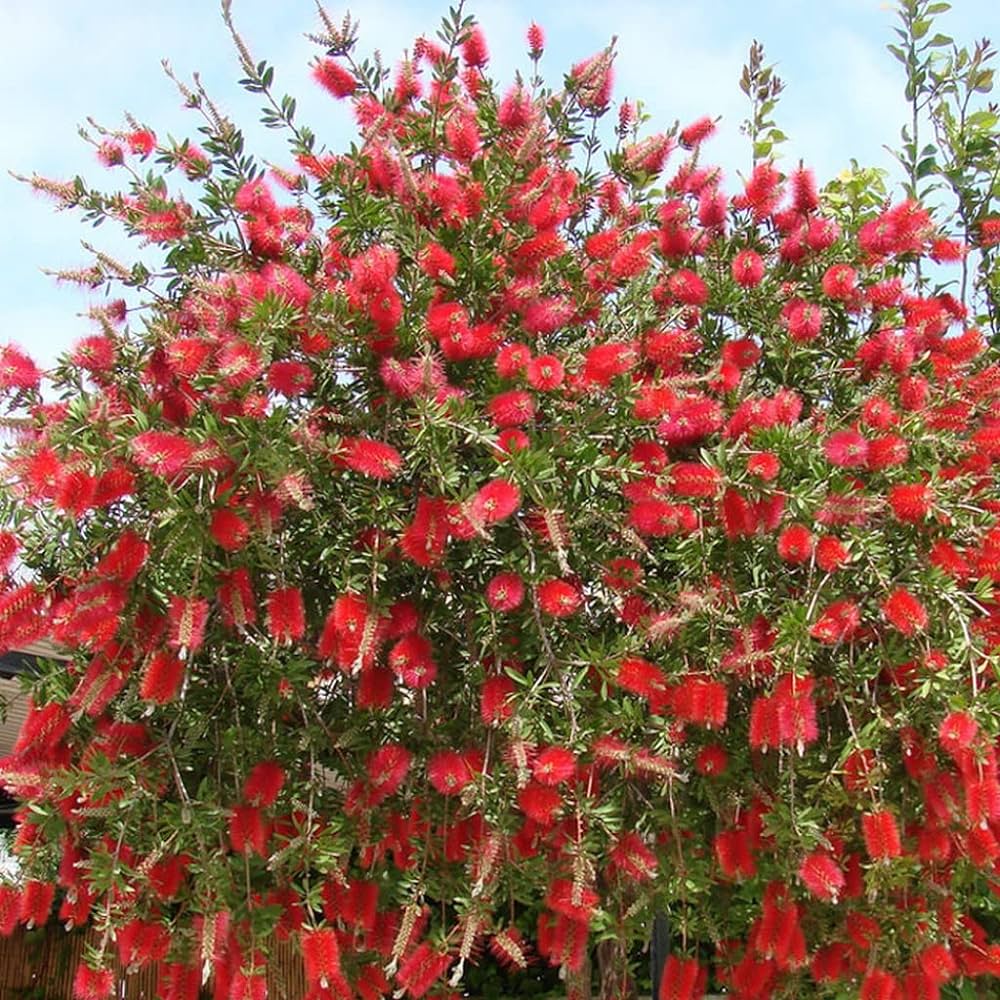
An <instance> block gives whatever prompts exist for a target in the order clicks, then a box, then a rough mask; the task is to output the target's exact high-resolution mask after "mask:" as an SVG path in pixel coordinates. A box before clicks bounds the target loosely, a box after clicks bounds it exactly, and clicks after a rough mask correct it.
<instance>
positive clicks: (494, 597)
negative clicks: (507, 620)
mask: <svg viewBox="0 0 1000 1000" xmlns="http://www.w3.org/2000/svg"><path fill="white" fill-rule="evenodd" d="M523 600H524V581H523V580H522V579H521V577H519V576H518V575H517V573H497V575H496V576H495V577H493V579H492V580H490V582H489V583H488V584H486V603H487V604H488V605H489V606H490V607H491V608H492V609H493V610H494V611H501V612H504V611H514V610H515V609H516V608H518V607H520V605H521V601H523Z"/></svg>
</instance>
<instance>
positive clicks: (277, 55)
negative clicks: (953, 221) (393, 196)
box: [0, 0, 1000, 364]
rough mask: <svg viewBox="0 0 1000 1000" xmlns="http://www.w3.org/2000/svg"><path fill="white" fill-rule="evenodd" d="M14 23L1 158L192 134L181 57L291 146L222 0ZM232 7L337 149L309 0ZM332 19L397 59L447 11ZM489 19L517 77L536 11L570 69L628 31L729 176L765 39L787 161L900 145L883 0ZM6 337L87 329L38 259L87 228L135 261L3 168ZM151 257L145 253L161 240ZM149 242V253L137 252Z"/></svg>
mask: <svg viewBox="0 0 1000 1000" xmlns="http://www.w3.org/2000/svg"><path fill="white" fill-rule="evenodd" d="M0 7H2V8H3V19H4V25H3V27H4V31H3V34H2V37H0V88H2V92H3V93H4V94H5V95H6V101H5V105H6V106H5V117H6V127H5V129H4V130H3V132H2V134H0V165H2V166H3V168H4V169H5V170H13V171H16V172H19V173H29V174H30V173H31V172H32V171H37V172H39V173H41V174H43V175H46V176H49V177H53V178H59V179H62V178H70V177H72V176H74V175H75V174H83V175H84V176H86V177H88V178H89V179H90V180H91V181H93V182H94V183H97V184H102V183H103V184H104V185H106V186H109V187H110V186H112V185H113V183H114V182H115V181H117V178H116V177H115V176H114V175H113V174H112V175H108V176H107V177H104V176H102V173H103V172H104V168H103V167H102V166H101V165H100V164H99V163H98V162H97V161H96V159H95V157H94V152H93V149H92V148H91V147H90V146H88V145H86V144H85V143H83V142H82V141H81V140H80V139H79V138H78V136H77V134H76V129H77V126H78V125H80V124H82V123H84V122H85V120H86V118H87V117H88V116H92V117H94V118H95V119H96V120H98V121H99V122H100V123H101V124H103V125H105V126H107V127H118V126H120V125H122V124H123V117H122V115H123V112H125V111H129V112H131V113H132V114H133V115H135V116H136V117H137V118H138V119H139V120H140V121H142V122H144V123H146V124H148V125H150V126H151V127H152V128H154V130H155V131H156V132H157V133H158V134H159V135H160V136H166V135H168V134H170V135H173V136H175V137H178V138H180V137H183V136H186V135H190V136H192V137H194V135H195V128H196V126H197V124H198V121H197V119H196V116H195V115H194V114H193V113H191V112H188V111H185V110H184V109H183V108H182V107H181V102H180V99H179V97H178V94H177V91H176V89H174V86H173V84H172V83H171V82H170V81H169V80H168V79H167V78H166V76H165V75H164V74H163V72H162V70H161V68H160V60H161V59H163V58H167V59H169V60H170V62H171V63H172V65H173V67H174V69H175V71H176V72H177V74H178V75H179V76H181V77H182V78H186V77H188V76H189V75H190V73H191V72H192V71H200V72H201V74H202V77H203V80H204V82H205V84H206V86H207V88H208V90H209V92H210V93H211V94H212V95H213V96H214V97H216V98H217V100H218V103H219V104H220V105H221V106H222V107H223V108H224V109H225V110H226V111H227V112H229V113H230V114H231V115H232V117H233V118H234V119H235V120H236V121H237V122H238V123H239V124H241V125H242V126H244V127H246V130H247V132H248V136H249V137H250V143H249V144H250V147H251V148H252V149H254V150H255V151H260V152H262V154H263V155H264V156H265V157H266V158H269V159H271V160H272V161H273V162H277V163H283V162H287V160H286V159H285V157H284V151H283V147H282V146H281V145H280V143H278V142H277V141H276V136H275V134H274V133H267V132H266V131H265V130H263V129H253V128H252V127H251V125H252V123H253V122H254V121H256V108H257V103H256V101H255V99H254V98H253V97H251V96H250V95H247V94H245V93H244V92H243V91H241V90H240V89H239V88H238V87H237V85H236V80H237V79H238V77H239V75H240V74H239V69H238V65H237V62H236V57H235V54H234V52H233V50H232V47H231V45H230V43H229V39H228V36H227V34H226V31H225V28H224V26H223V24H222V20H221V17H220V15H219V9H218V4H217V3H216V2H215V0H170V2H167V3H162V4H152V5H144V4H139V3H136V2H134V0H129V2H126V0H35V2H33V3H27V2H20V3H17V2H14V0H6V2H4V3H2V4H0ZM234 9H235V13H236V18H237V21H238V23H239V25H240V27H241V30H242V32H243V34H244V36H245V37H246V40H247V42H248V43H249V45H250V47H251V50H252V51H253V54H254V56H255V57H256V58H258V59H264V58H266V59H267V60H268V61H269V62H270V63H272V64H273V65H274V66H275V67H276V86H277V87H278V88H281V89H282V90H286V91H287V92H289V93H291V94H293V95H295V96H296V97H297V99H298V101H299V107H300V115H301V118H302V120H303V121H305V122H307V123H308V124H310V125H312V126H313V128H314V130H315V131H316V132H317V134H318V135H319V136H320V138H321V139H322V140H323V141H325V142H326V143H327V145H329V146H330V147H331V148H332V149H334V150H336V149H337V148H339V147H341V146H342V145H343V144H344V143H345V142H346V141H348V140H349V138H350V136H351V128H350V121H349V117H348V114H347V111H346V109H345V108H344V107H343V106H340V105H338V104H336V103H335V102H333V101H332V100H330V99H329V98H328V97H327V96H326V95H325V94H324V93H323V92H322V91H320V90H319V88H318V87H317V86H316V85H315V84H314V83H313V82H312V81H311V80H310V78H309V60H310V58H311V57H312V56H313V54H314V51H315V49H314V46H313V45H312V43H310V42H309V41H308V40H307V39H306V38H305V37H304V33H305V32H306V31H309V30H312V29H313V28H314V27H315V26H316V14H315V7H314V6H313V3H312V0H234ZM327 9H328V10H329V11H330V13H331V14H332V15H333V16H334V17H335V18H336V19H339V18H340V16H342V14H343V13H344V12H345V10H347V9H350V11H351V13H352V14H353V15H354V17H355V18H356V19H358V20H360V22H361V48H362V50H364V51H370V50H372V49H375V48H377V49H379V50H380V51H381V52H382V54H383V57H384V59H385V61H386V62H388V63H392V62H395V60H396V59H397V58H398V56H399V54H400V53H401V51H402V50H403V49H404V48H405V47H408V46H410V45H412V42H413V39H414V38H415V37H417V36H418V35H420V34H429V33H431V32H432V31H433V30H434V29H435V28H436V27H437V25H438V23H439V21H440V18H441V15H442V14H444V13H445V12H446V10H447V4H446V3H438V2H432V0H409V2H407V0H385V2H375V0H362V2H355V3H353V4H350V5H349V7H344V6H341V5H339V4H337V3H335V2H331V3H329V4H328V5H327ZM467 10H471V11H472V12H474V13H475V14H476V15H477V16H478V18H479V20H480V21H481V23H482V24H483V26H484V29H485V31H486V33H487V37H488V40H489V44H490V50H491V54H492V62H491V66H490V71H491V75H492V76H493V77H494V78H495V79H498V80H502V81H506V80H508V79H510V77H511V75H512V73H513V71H514V69H515V68H517V67H520V68H522V69H525V68H526V67H527V57H526V55H525V53H524V49H525V45H524V41H523V39H524V31H525V29H526V28H527V26H528V24H529V23H530V22H531V20H532V19H535V20H537V21H538V22H539V24H540V25H541V26H542V27H543V28H544V29H545V32H546V37H547V47H546V52H545V56H544V58H543V62H542V66H543V71H544V72H545V73H546V75H547V76H548V77H549V79H551V80H556V81H557V80H559V79H561V74H562V72H563V71H564V70H565V69H567V68H568V67H569V66H570V65H571V64H572V63H573V62H576V61H578V60H579V59H581V58H583V57H585V56H587V55H590V54H591V53H593V52H594V51H596V50H598V49H600V48H602V47H603V46H604V45H605V44H606V43H607V41H608V39H609V37H610V36H611V35H616V36H617V37H618V53H619V56H618V62H617V70H616V88H615V96H616V97H617V98H624V97H629V98H632V97H640V98H642V100H643V101H644V103H645V105H646V107H647V109H648V110H649V111H650V112H651V114H652V116H653V121H652V122H651V124H650V128H651V130H653V129H655V127H657V126H659V127H666V126H668V125H669V124H670V123H672V122H673V121H674V120H675V119H681V121H682V122H686V121H688V120H691V119H693V118H696V117H699V116H701V115H703V114H710V115H713V116H714V115H722V116H723V121H722V125H721V132H720V134H719V136H718V137H717V138H715V139H713V142H712V145H711V147H710V148H709V149H708V150H706V152H710V153H711V154H712V155H713V156H714V158H715V160H716V162H719V163H721V164H722V165H723V167H724V168H725V169H726V171H727V173H728V176H729V177H730V180H731V182H732V181H734V180H735V177H734V175H735V173H736V172H737V171H738V170H739V169H741V168H742V167H743V166H744V165H745V164H746V162H747V160H748V157H749V151H748V147H747V144H746V140H745V139H744V138H743V137H742V136H740V135H739V132H738V124H739V121H740V120H741V119H742V118H743V117H744V115H745V113H746V102H745V98H744V97H743V95H742V93H740V91H739V88H738V85H737V81H738V78H739V73H740V69H741V67H742V65H743V63H744V61H745V57H746V52H747V49H748V47H749V44H750V41H751V39H753V38H758V39H760V40H761V41H762V42H763V43H764V46H765V49H766V52H767V55H768V59H769V60H773V61H776V62H777V63H778V72H779V75H780V76H782V78H783V79H784V80H785V83H786V91H785V94H784V95H783V97H782V100H781V103H780V106H779V108H778V112H777V119H778V125H779V126H780V127H781V128H782V129H783V131H785V132H786V133H787V134H788V135H789V137H790V142H789V143H787V144H786V146H785V147H784V149H783V155H784V158H785V162H789V163H794V162H796V161H797V160H798V159H799V158H802V159H803V160H805V162H806V163H807V164H809V165H811V166H813V167H814V168H815V169H816V172H817V175H818V176H819V177H820V179H821V180H822V179H824V178H827V177H829V176H831V175H833V174H836V173H837V172H839V171H840V170H842V169H843V168H844V167H845V166H847V164H848V161H849V159H850V158H851V157H852V156H853V157H855V158H857V159H858V160H859V161H860V162H861V163H864V164H874V165H880V166H886V167H888V166H891V161H890V159H889V157H888V154H887V153H886V152H885V151H884V150H883V149H882V144H883V143H886V142H890V143H891V142H894V141H895V140H896V138H897V136H898V131H899V125H900V124H901V123H902V122H903V121H904V119H905V115H906V108H905V106H904V104H903V99H902V96H901V91H902V77H901V75H900V71H899V68H898V66H897V64H896V63H895V62H894V60H893V59H892V57H891V56H890V55H889V54H888V53H887V52H886V51H885V48H884V46H885V43H886V41H888V40H890V31H891V25H892V22H893V13H892V10H891V8H890V5H889V4H886V3H884V2H881V0H825V2H822V3H821V2H819V0H757V2H756V3H749V2H746V0H701V2H698V3H695V2H691V0H687V2H680V0H657V2H652V0H629V2H627V3H621V4H617V5H616V4H608V3H606V2H600V0H572V2H551V3H541V2H537V0H536V2H534V3H528V2H525V0H506V2H499V0H481V2H479V3H471V4H468V5H467ZM938 27H939V30H944V31H946V32H947V33H949V34H952V35H953V36H954V37H955V38H956V39H959V40H961V41H965V42H971V41H972V40H973V39H975V38H978V37H981V36H983V35H988V36H990V37H992V38H994V39H995V40H998V36H1000V5H997V4H994V3H993V2H992V0H955V9H954V10H952V11H951V12H950V13H949V14H947V15H944V16H943V17H942V18H941V19H940V22H939V25H938ZM0 224H2V231H3V232H4V234H5V237H6V238H5V239H4V240H3V241H2V243H0V343H3V342H7V341H14V342H15V343H19V344H21V345H22V346H23V347H25V348H27V349H28V350H29V352H31V353H32V354H33V355H34V356H35V357H36V359H38V360H39V361H40V362H42V363H44V364H49V363H51V361H52V360H53V359H54V357H55V356H56V355H57V354H58V353H60V352H61V351H63V350H65V349H67V348H68V347H69V346H71V345H72V343H73V342H74V341H75V340H76V339H77V338H79V337H82V336H85V335H86V334H88V333H90V332H93V331H92V330H91V329H90V325H89V323H88V321H87V320H86V319H85V318H83V317H82V316H80V315H79V314H81V313H84V312H85V311H86V309H87V306H88V304H89V301H90V299H88V295H87V294H86V293H84V292H82V291H81V290H80V289H78V288H76V287H72V286H57V285H56V284H55V283H54V282H53V281H52V279H50V278H48V277H46V276H45V275H43V274H42V273H41V270H40V269H41V268H42V267H50V268H60V267H75V266H81V265H83V264H85V263H86V261H87V256H86V254H85V252H84V251H83V250H82V248H81V247H80V240H81V239H86V240H89V241H91V242H93V243H94V244H95V245H97V246H99V247H100V248H101V249H105V250H108V251H110V252H112V253H115V254H118V255H119V256H122V257H126V256H127V259H128V260H129V261H131V260H132V259H134V258H135V256H136V254H137V251H136V249H135V248H134V247H132V246H130V245H129V243H128V242H127V241H123V240H121V239H118V238H116V234H115V233H114V232H113V231H112V229H111V228H110V227H108V226H104V227H101V228H100V229H98V230H96V231H92V230H90V229H89V228H86V227H84V226H83V225H82V224H81V223H80V222H79V221H78V220H77V218H76V217H75V216H73V215H71V214H70V213H55V212H53V210H52V206H51V204H50V203H49V202H47V201H46V200H45V199H44V198H40V197H38V196H36V195H34V194H32V193H31V191H30V190H28V189H27V188H25V187H24V186H22V185H18V184H17V183H16V182H15V181H13V180H12V179H10V178H9V177H8V176H6V174H3V175H0ZM147 254H148V251H147ZM138 255H139V256H142V251H141V250H140V251H138Z"/></svg>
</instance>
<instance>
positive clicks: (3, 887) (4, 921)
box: [0, 882, 21, 937]
mask: <svg viewBox="0 0 1000 1000" xmlns="http://www.w3.org/2000/svg"><path fill="white" fill-rule="evenodd" d="M20 916H21V894H20V892H18V890H17V889H16V888H15V887H14V886H12V885H8V884H7V883H5V882H4V883H0V937H10V936H11V934H13V933H14V930H15V929H16V928H17V924H18V921H19V920H20Z"/></svg>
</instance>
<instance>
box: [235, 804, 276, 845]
mask: <svg viewBox="0 0 1000 1000" xmlns="http://www.w3.org/2000/svg"><path fill="white" fill-rule="evenodd" d="M270 839H271V824H270V823H269V822H268V820H267V819H266V817H265V816H264V814H263V813H262V812H261V811H260V808H259V807H258V806H235V807H234V808H233V814H232V816H230V818H229V843H230V844H231V845H232V848H233V850H234V851H235V852H236V853H237V854H259V855H260V856H261V857H266V856H267V843H268V841H269V840H270Z"/></svg>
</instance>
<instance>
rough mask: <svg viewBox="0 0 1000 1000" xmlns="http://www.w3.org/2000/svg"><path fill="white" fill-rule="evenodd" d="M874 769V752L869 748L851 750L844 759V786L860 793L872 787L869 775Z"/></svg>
mask: <svg viewBox="0 0 1000 1000" xmlns="http://www.w3.org/2000/svg"><path fill="white" fill-rule="evenodd" d="M874 770H875V754H874V753H872V751H871V750H867V749H864V750H853V751H851V753H850V754H849V755H848V757H847V759H846V760H845V761H844V788H845V789H846V790H847V791H848V792H851V793H852V794H860V793H863V792H866V791H868V790H869V789H870V788H871V787H872V781H871V775H872V773H873V772H874Z"/></svg>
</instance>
